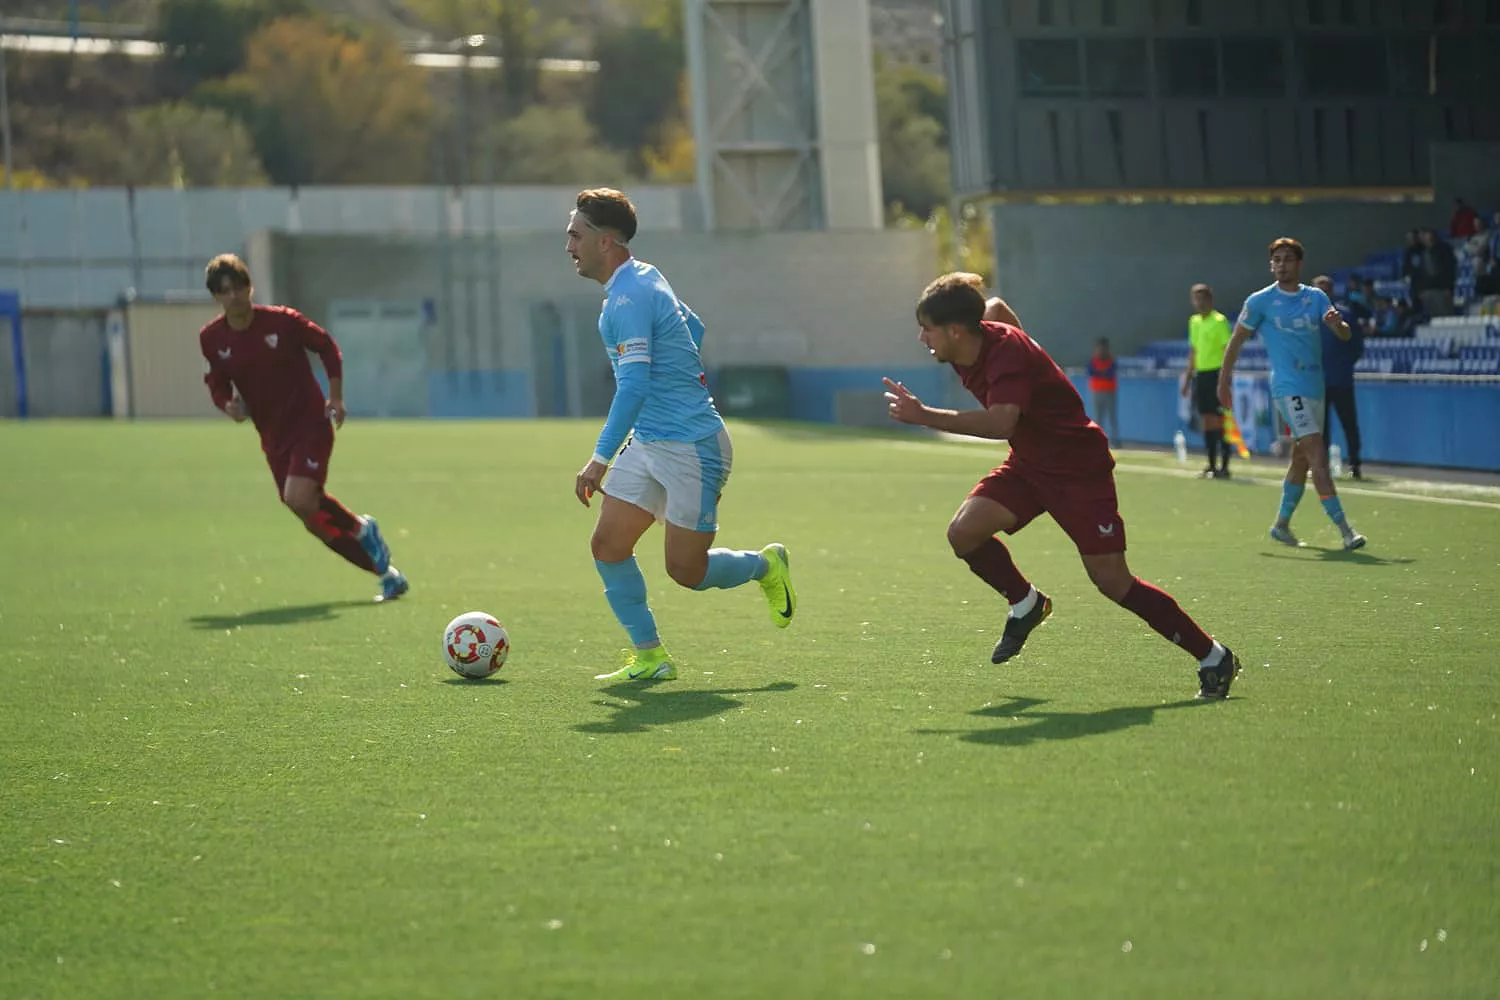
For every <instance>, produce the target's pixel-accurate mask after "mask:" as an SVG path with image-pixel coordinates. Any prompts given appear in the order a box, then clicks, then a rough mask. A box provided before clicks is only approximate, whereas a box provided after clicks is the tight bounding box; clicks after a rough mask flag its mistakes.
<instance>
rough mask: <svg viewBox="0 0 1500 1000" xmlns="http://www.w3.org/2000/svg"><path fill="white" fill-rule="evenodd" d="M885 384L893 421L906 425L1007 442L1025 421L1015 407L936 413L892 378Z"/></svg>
mask: <svg viewBox="0 0 1500 1000" xmlns="http://www.w3.org/2000/svg"><path fill="white" fill-rule="evenodd" d="M881 381H883V382H884V383H885V388H886V392H885V399H886V406H887V409H888V410H889V412H890V415H891V419H892V420H896V421H899V422H900V423H903V424H915V425H916V426H918V427H931V428H932V429H933V430H939V431H946V432H947V433H949V434H965V435H968V436H969V437H980V438H990V439H992V440H995V441H1004V440H1006V439H1008V438H1009V437H1010V436H1011V434H1013V433H1014V432H1015V429H1016V422H1017V421H1018V420H1020V418H1021V408H1020V407H1019V406H1017V405H1015V404H1014V403H997V404H995V405H994V406H990V407H988V408H986V409H983V410H940V409H935V408H934V407H931V406H927V405H925V404H924V403H923V402H922V401H921V400H920V399H918V398H917V396H916V393H914V392H912V391H911V390H910V389H908V388H907V387H906V386H905V385H903V384H902V383H900V382H897V381H895V380H894V379H889V378H887V379H882V380H881Z"/></svg>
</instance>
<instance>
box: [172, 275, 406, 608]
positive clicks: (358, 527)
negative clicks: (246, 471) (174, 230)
mask: <svg viewBox="0 0 1500 1000" xmlns="http://www.w3.org/2000/svg"><path fill="white" fill-rule="evenodd" d="M206 278H207V282H208V290H209V292H210V293H212V295H213V297H214V301H215V302H217V303H218V304H219V307H220V308H221V309H223V310H224V315H222V316H220V317H219V318H218V319H216V320H214V321H213V322H211V323H209V324H208V325H207V326H205V327H204V328H203V330H202V331H201V332H200V333H199V334H198V342H199V344H200V345H201V347H202V348H203V357H204V358H205V359H206V360H207V362H208V374H206V375H204V376H203V381H204V382H205V383H207V385H208V391H209V393H210V394H211V395H212V396H213V400H214V405H215V406H217V407H218V408H219V409H221V410H223V411H224V412H225V413H226V414H228V415H229V417H230V418H231V419H233V420H234V422H235V423H242V422H243V421H244V420H245V418H246V417H247V416H248V417H249V418H250V420H251V422H252V423H254V424H255V429H256V430H257V431H259V432H260V446H261V450H262V451H264V452H265V454H266V462H267V463H268V464H269V465H270V466H271V475H272V476H274V477H275V479H276V491H277V493H278V494H280V496H281V501H282V503H284V504H286V505H287V507H288V508H290V509H291V511H292V513H294V514H296V515H297V516H298V517H299V518H301V519H302V523H303V525H304V526H306V528H307V530H308V531H310V532H312V533H313V534H314V535H316V536H317V538H318V540H319V541H321V542H322V543H323V544H324V545H326V546H328V547H329V548H330V549H332V550H333V551H335V552H337V553H338V554H339V555H341V556H343V557H344V558H345V559H347V560H348V561H349V562H351V563H353V564H354V565H355V566H358V567H359V568H360V569H362V570H365V571H367V572H370V573H374V574H375V575H376V576H378V577H380V594H379V595H378V596H377V597H376V598H375V599H376V600H377V601H391V600H395V599H396V598H398V597H400V596H401V595H402V594H404V593H406V591H407V589H408V586H407V582H406V577H405V576H403V575H402V574H401V571H400V570H398V569H396V567H394V566H392V565H391V550H390V547H389V546H387V545H386V544H385V539H383V538H382V537H381V535H380V526H379V525H378V524H376V523H375V519H374V518H373V517H369V516H366V517H359V516H357V515H355V514H353V513H351V512H350V511H349V509H348V508H347V507H345V506H344V505H343V504H341V503H339V502H338V500H336V499H335V498H334V497H332V496H330V495H329V494H328V493H325V492H324V491H323V484H324V483H326V482H327V481H328V460H329V459H330V458H331V457H332V455H333V429H334V427H336V426H337V427H342V426H343V424H344V416H345V410H344V379H343V373H344V359H343V355H342V354H340V353H339V348H338V345H337V344H335V343H334V342H333V338H332V337H330V336H329V335H328V333H327V332H326V331H325V330H324V329H323V328H322V327H320V326H318V324H316V323H314V322H313V321H312V320H310V319H308V318H307V317H306V316H303V315H302V314H301V313H299V312H298V311H297V310H295V309H287V308H285V307H283V306H258V305H254V304H253V303H252V302H251V295H252V293H253V289H252V287H251V285H250V270H249V269H248V268H247V267H245V262H244V261H242V260H240V259H239V258H238V257H236V256H235V255H234V254H220V255H219V256H217V257H215V258H214V259H213V260H211V261H209V262H208V268H207V270H206ZM308 351H313V352H315V353H316V354H317V355H318V357H319V358H321V359H322V361H323V370H324V371H325V372H326V373H327V374H328V398H327V399H326V400H325V399H324V398H323V389H322V387H321V386H320V385H318V380H317V378H316V377H315V376H314V375H313V370H312V364H311V362H309V361H308V358H307V352H308Z"/></svg>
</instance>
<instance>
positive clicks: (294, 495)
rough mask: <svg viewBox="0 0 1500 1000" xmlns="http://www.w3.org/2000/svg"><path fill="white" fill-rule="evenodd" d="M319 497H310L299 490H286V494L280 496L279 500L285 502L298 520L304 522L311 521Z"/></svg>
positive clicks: (315, 511)
mask: <svg viewBox="0 0 1500 1000" xmlns="http://www.w3.org/2000/svg"><path fill="white" fill-rule="evenodd" d="M319 499H320V498H319V497H316V496H311V497H310V496H308V495H307V494H305V493H303V492H301V491H300V490H287V492H286V495H285V496H284V497H282V498H281V502H282V503H284V504H286V508H287V510H289V511H291V512H292V513H293V514H296V515H297V517H298V518H299V519H300V520H302V521H304V522H306V521H311V520H312V518H313V516H314V515H315V514H317V513H318V506H319V504H318V500H319Z"/></svg>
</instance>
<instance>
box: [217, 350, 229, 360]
mask: <svg viewBox="0 0 1500 1000" xmlns="http://www.w3.org/2000/svg"><path fill="white" fill-rule="evenodd" d="M229 350H230V349H229V348H227V347H226V348H224V349H223V350H222V351H220V352H219V357H221V358H223V359H224V360H225V361H228V360H229Z"/></svg>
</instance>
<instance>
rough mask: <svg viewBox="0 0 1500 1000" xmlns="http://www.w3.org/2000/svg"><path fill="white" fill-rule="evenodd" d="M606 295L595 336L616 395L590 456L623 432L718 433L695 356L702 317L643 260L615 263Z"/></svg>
mask: <svg viewBox="0 0 1500 1000" xmlns="http://www.w3.org/2000/svg"><path fill="white" fill-rule="evenodd" d="M604 293H605V294H604V308H603V309H602V310H601V311H600V313H599V336H601V337H603V338H604V349H605V350H606V351H607V352H608V353H609V363H610V366H611V367H612V368H613V369H614V374H615V398H614V401H613V402H612V403H611V404H610V407H609V417H608V418H607V419H606V420H605V422H604V429H603V430H602V431H600V432H599V441H598V444H597V445H596V447H595V448H594V457H595V458H596V459H598V460H599V461H602V462H608V461H609V460H610V459H612V458H613V457H614V455H615V453H616V452H617V451H619V450H620V446H621V445H622V444H623V443H624V442H625V437H626V435H627V434H632V436H633V438H634V439H635V440H639V441H642V442H651V441H701V440H703V439H704V438H715V437H717V435H718V434H719V433H720V432H721V431H723V429H724V420H723V418H722V417H720V416H719V411H718V410H717V409H715V408H714V401H713V397H712V396H710V395H709V394H708V378H707V376H706V375H704V373H703V362H702V360H701V358H700V356H699V354H698V349H699V347H700V345H701V344H702V343H703V332H704V327H703V321H702V320H700V319H699V318H698V317H697V315H696V314H695V313H694V312H693V311H692V310H691V309H689V308H688V307H687V305H686V304H685V303H683V302H682V300H680V299H679V298H678V297H677V293H676V292H674V291H672V286H671V285H669V284H668V283H667V279H666V278H664V277H662V273H661V272H660V271H658V270H657V269H656V268H654V267H652V266H651V265H650V264H647V263H646V262H645V261H641V260H636V259H634V258H632V259H630V260H627V261H626V262H625V263H624V264H621V265H620V268H619V270H617V271H615V273H614V274H613V275H612V276H611V277H610V279H609V281H608V282H606V283H605V285H604Z"/></svg>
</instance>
